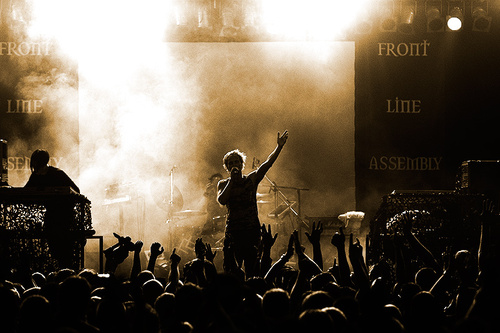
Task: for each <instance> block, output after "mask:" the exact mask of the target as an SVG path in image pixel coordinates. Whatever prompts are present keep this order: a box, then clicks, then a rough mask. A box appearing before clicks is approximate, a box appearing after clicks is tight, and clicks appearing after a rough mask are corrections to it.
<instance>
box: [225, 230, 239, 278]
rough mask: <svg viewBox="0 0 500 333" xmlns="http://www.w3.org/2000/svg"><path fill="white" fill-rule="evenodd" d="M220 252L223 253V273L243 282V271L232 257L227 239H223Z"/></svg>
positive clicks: (232, 252)
mask: <svg viewBox="0 0 500 333" xmlns="http://www.w3.org/2000/svg"><path fill="white" fill-rule="evenodd" d="M222 251H223V252H224V259H223V263H222V266H223V269H224V272H226V273H228V274H232V275H234V276H236V277H237V278H238V279H239V280H240V281H244V280H245V271H244V270H243V268H242V267H241V266H240V265H238V262H237V261H236V257H235V255H234V249H233V245H232V243H231V242H230V241H229V240H228V238H227V237H226V238H224V247H223V250H222Z"/></svg>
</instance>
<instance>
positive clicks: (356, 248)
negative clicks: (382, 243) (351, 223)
mask: <svg viewBox="0 0 500 333" xmlns="http://www.w3.org/2000/svg"><path fill="white" fill-rule="evenodd" d="M349 260H350V261H351V266H352V270H353V273H354V282H355V285H356V286H357V287H358V289H362V288H365V289H368V288H370V278H369V274H368V267H367V266H366V263H365V260H364V257H363V247H362V246H361V243H360V242H359V239H358V238H356V241H354V235H353V234H352V233H351V234H350V235H349Z"/></svg>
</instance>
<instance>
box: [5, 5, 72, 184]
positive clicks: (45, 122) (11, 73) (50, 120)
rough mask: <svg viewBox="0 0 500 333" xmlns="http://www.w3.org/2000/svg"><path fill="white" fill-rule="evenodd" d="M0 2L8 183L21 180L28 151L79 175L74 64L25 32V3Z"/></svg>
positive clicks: (27, 170) (27, 172)
mask: <svg viewBox="0 0 500 333" xmlns="http://www.w3.org/2000/svg"><path fill="white" fill-rule="evenodd" d="M16 4H19V2H16V1H14V2H11V3H9V6H7V5H5V6H2V8H1V20H0V21H1V22H0V70H1V75H0V139H2V140H5V141H6V145H7V151H8V156H7V169H8V184H9V185H11V186H23V185H24V184H25V183H26V181H27V180H28V177H29V175H30V167H29V160H30V156H31V153H32V152H33V151H34V150H35V149H38V148H43V149H47V150H48V151H49V154H50V155H51V161H50V164H51V165H53V166H56V167H60V168H63V169H65V171H66V172H67V173H68V174H69V175H70V177H74V179H75V180H76V178H77V177H78V136H79V134H78V70H77V65H76V62H74V61H71V60H69V59H68V58H67V57H66V56H65V55H64V53H63V52H62V50H60V49H59V47H58V44H57V43H56V41H54V40H50V39H46V38H44V37H43V36H37V35H35V34H33V33H30V32H29V28H28V27H29V25H30V15H29V11H28V9H27V8H15V5H16Z"/></svg>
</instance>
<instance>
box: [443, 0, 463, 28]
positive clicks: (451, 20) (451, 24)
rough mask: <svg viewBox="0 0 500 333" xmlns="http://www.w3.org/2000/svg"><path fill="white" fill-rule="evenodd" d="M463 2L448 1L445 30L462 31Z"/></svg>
mask: <svg viewBox="0 0 500 333" xmlns="http://www.w3.org/2000/svg"><path fill="white" fill-rule="evenodd" d="M463 8H464V2H463V1H449V2H448V15H446V30H447V31H459V30H461V29H462V26H463V21H464V10H463Z"/></svg>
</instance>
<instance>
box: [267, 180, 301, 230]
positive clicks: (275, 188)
mask: <svg viewBox="0 0 500 333" xmlns="http://www.w3.org/2000/svg"><path fill="white" fill-rule="evenodd" d="M264 178H265V179H266V180H267V181H268V182H269V184H271V190H273V191H274V193H275V202H276V203H277V202H278V198H279V199H281V201H282V202H283V203H284V204H285V205H286V206H287V208H288V209H289V210H290V211H291V212H292V213H293V215H295V217H296V218H297V219H298V220H299V221H300V222H301V223H302V224H303V225H304V226H306V227H307V228H309V225H308V224H307V222H306V221H304V219H303V218H302V217H300V214H299V212H297V211H296V210H295V209H294V208H293V203H290V200H288V198H287V197H286V195H285V194H284V193H283V192H282V191H281V190H280V188H289V189H294V190H297V194H298V198H297V199H298V200H297V201H298V205H299V207H300V191H302V190H304V191H307V190H308V189H304V188H302V189H301V188H295V187H284V186H278V185H277V184H276V183H275V182H273V181H272V180H271V179H270V178H269V177H268V176H267V175H265V176H264ZM276 206H277V205H276ZM276 208H278V207H276ZM274 216H275V217H278V215H277V214H276V211H275V214H274Z"/></svg>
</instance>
